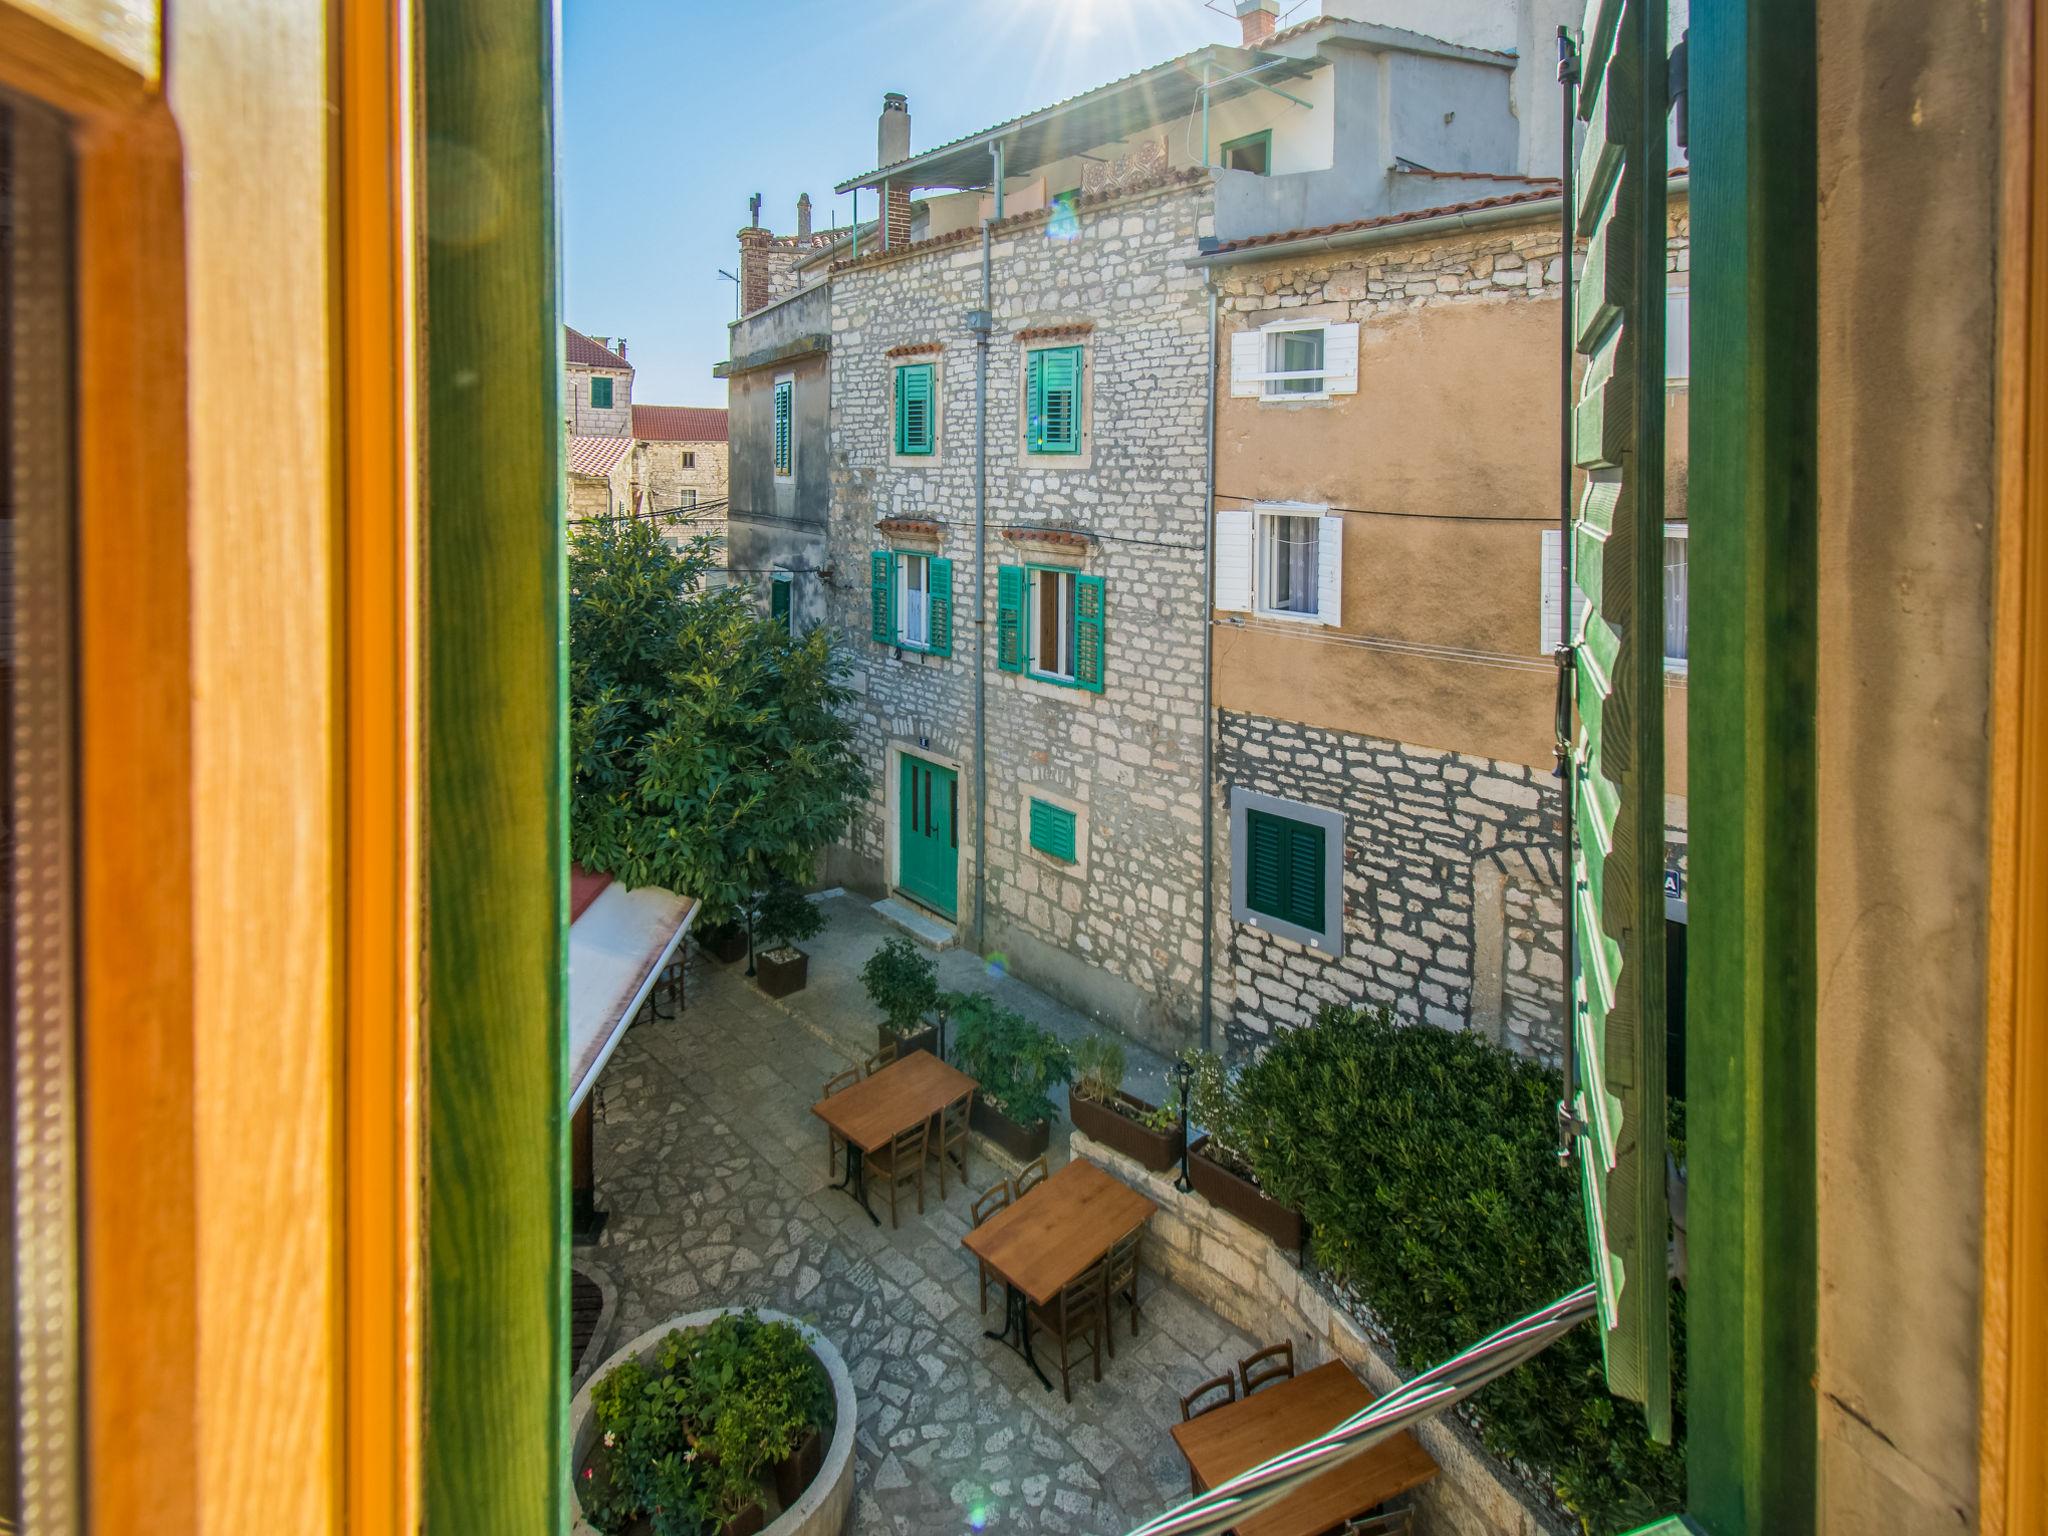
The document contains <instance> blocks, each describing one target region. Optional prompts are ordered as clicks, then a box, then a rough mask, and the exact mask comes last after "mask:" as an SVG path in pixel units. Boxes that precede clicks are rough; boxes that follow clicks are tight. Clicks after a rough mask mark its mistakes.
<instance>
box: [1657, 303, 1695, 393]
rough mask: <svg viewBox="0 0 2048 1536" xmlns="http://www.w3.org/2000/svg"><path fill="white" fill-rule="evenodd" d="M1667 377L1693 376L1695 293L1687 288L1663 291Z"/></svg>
mask: <svg viewBox="0 0 2048 1536" xmlns="http://www.w3.org/2000/svg"><path fill="white" fill-rule="evenodd" d="M1664 377H1665V378H1666V379H1667V380H1678V379H1690V378H1691V377H1692V291H1691V290H1690V289H1687V288H1667V289H1666V290H1665V291H1664Z"/></svg>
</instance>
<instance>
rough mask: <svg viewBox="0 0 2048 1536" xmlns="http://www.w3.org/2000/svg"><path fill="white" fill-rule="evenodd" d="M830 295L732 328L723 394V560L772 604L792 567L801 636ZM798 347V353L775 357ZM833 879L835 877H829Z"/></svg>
mask: <svg viewBox="0 0 2048 1536" xmlns="http://www.w3.org/2000/svg"><path fill="white" fill-rule="evenodd" d="M831 323H832V294H831V288H830V286H829V285H825V284H820V285H817V286H814V287H812V288H810V289H808V290H807V291H805V292H804V293H802V294H800V295H798V296H796V297H793V298H790V299H788V300H785V301H784V302H782V303H778V304H775V305H773V306H771V307H770V308H767V309H764V310H762V311H761V312H760V313H758V314H754V315H749V316H748V317H747V318H746V319H744V320H741V321H738V322H736V323H735V324H734V325H733V326H732V332H731V334H732V357H733V362H734V365H735V368H736V369H737V371H735V372H733V373H732V374H731V375H730V379H729V391H728V394H729V398H728V402H727V408H728V412H729V414H728V417H727V425H728V431H729V432H730V434H731V459H730V464H729V469H728V478H729V484H728V495H729V497H730V503H729V509H728V513H727V522H726V566H727V569H729V570H730V571H731V572H732V573H733V580H735V581H743V582H746V583H747V584H748V585H750V586H752V587H753V588H754V591H755V594H756V595H757V597H758V598H759V600H760V603H761V610H762V612H764V613H765V612H767V611H768V610H769V583H770V582H771V581H772V580H773V579H774V574H775V573H776V572H777V571H788V572H790V573H791V583H790V619H791V623H792V625H793V626H794V628H795V629H796V630H797V632H798V633H799V634H801V633H803V632H805V631H807V630H810V629H814V628H816V627H817V626H818V625H820V624H822V623H824V622H825V620H826V598H827V593H826V588H825V577H824V570H825V565H826V560H827V555H826V549H825V527H826V522H827V519H828V518H829V516H830V514H831V506H832V482H831V475H830V464H829V461H830V457H831V430H832V401H831V395H832V381H831V370H830V361H829V359H828V358H827V357H826V355H825V353H824V352H823V351H822V350H819V349H821V348H823V347H824V346H825V345H826V344H827V339H828V337H829V334H830V329H831ZM792 350H795V351H796V352H797V355H795V356H785V357H783V360H782V361H779V362H778V361H775V360H774V359H775V358H776V357H777V356H778V355H779V354H786V353H789V352H791V351H792ZM784 377H788V378H790V379H791V380H792V381H793V382H794V384H795V390H794V393H793V396H792V399H793V403H794V417H793V430H794V433H795V438H794V442H795V456H796V457H795V474H794V476H792V477H790V478H787V479H777V478H776V475H775V381H776V380H777V379H780V378H784ZM828 878H830V879H831V880H832V881H833V883H837V877H836V876H828Z"/></svg>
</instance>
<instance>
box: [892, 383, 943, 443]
mask: <svg viewBox="0 0 2048 1536" xmlns="http://www.w3.org/2000/svg"><path fill="white" fill-rule="evenodd" d="M932 427H933V417H932V365H931V364H930V363H911V364H907V365H905V366H904V367H901V368H898V369H897V370H896V451H897V452H898V453H900V454H929V453H930V452H931V451H932V439H933V435H934V434H933V430H932Z"/></svg>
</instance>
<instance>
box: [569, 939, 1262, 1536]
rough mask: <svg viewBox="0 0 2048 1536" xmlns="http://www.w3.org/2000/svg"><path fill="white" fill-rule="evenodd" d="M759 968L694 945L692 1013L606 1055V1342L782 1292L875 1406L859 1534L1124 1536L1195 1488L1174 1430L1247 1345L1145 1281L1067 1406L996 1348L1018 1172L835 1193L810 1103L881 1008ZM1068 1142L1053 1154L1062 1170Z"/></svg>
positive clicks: (981, 1167) (648, 1022)
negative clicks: (1005, 1197) (987, 1216)
mask: <svg viewBox="0 0 2048 1536" xmlns="http://www.w3.org/2000/svg"><path fill="white" fill-rule="evenodd" d="M833 906H834V908H835V909H857V910H849V911H847V912H846V913H845V920H846V921H847V923H848V926H849V927H851V928H852V929H853V930H854V933H853V934H848V933H846V932H845V931H843V930H842V933H841V935H840V938H841V941H842V942H841V943H839V944H835V945H834V946H832V948H833V949H834V950H835V951H837V952H840V953H843V952H844V949H845V947H846V946H845V942H844V941H845V940H846V939H848V938H859V937H861V936H862V935H863V934H864V932H865V928H866V926H867V925H873V928H874V932H873V943H874V944H878V943H879V942H880V937H881V933H882V930H881V928H880V926H879V923H878V921H877V920H875V919H873V918H871V917H870V916H869V915H868V914H867V912H866V910H865V908H864V907H861V906H859V904H857V903H854V902H851V901H849V900H841V901H837V902H834V903H833ZM840 920H841V914H840V912H839V911H837V910H835V927H836V926H838V925H839V922H840ZM858 947H859V948H861V949H868V948H872V947H873V944H869V943H864V942H863V943H861V944H859V946H858ZM838 958H839V955H838V954H837V953H835V954H834V956H833V959H834V961H835V965H834V969H835V970H836V969H837V964H836V962H837V960H838ZM856 963H857V962H856ZM744 970H745V967H744V965H742V964H735V965H732V966H730V967H725V966H719V965H717V964H715V963H713V962H709V961H705V960H703V959H702V958H701V957H700V956H697V955H695V954H694V953H693V954H692V957H691V961H690V974H689V978H688V996H689V1006H688V1008H687V1009H686V1010H684V1011H683V1012H682V1014H681V1015H680V1016H678V1017H676V1018H673V1019H668V1020H657V1019H655V1018H654V1017H653V1016H652V1014H651V1013H650V1014H646V1015H643V1017H642V1019H641V1021H640V1022H639V1023H638V1024H636V1025H635V1026H634V1027H633V1029H632V1030H631V1031H630V1032H629V1033H628V1034H627V1036H626V1038H625V1040H624V1041H623V1042H622V1043H621V1045H620V1047H619V1049H618V1052H617V1054H616V1055H615V1056H614V1057H613V1058H612V1061H611V1063H610V1065H609V1066H607V1067H606V1069H605V1073H604V1078H603V1081H602V1083H601V1085H600V1090H601V1093H602V1108H601V1115H600V1118H599V1124H598V1127H597V1180H598V1201H599V1204H600V1205H604V1206H607V1207H608V1208H609V1209H610V1211H611V1221H610V1223H609V1225H608V1226H607V1228H606V1230H605V1232H604V1235H603V1238H602V1240H601V1242H600V1244H599V1246H598V1248H597V1249H596V1250H594V1252H593V1253H592V1257H593V1258H594V1259H595V1260H596V1261H597V1262H598V1263H599V1264H602V1265H603V1266H604V1267H605V1268H606V1269H608V1270H609V1271H610V1272H611V1274H612V1275H613V1276H615V1277H616V1279H617V1282H618V1310H617V1316H616V1317H615V1318H614V1319H613V1320H612V1321H611V1322H610V1323H609V1324H608V1332H609V1342H608V1343H607V1344H606V1345H605V1346H604V1348H605V1350H606V1351H607V1352H609V1351H610V1350H613V1349H616V1348H618V1347H619V1346H620V1345H622V1344H623V1343H624V1342H625V1341H626V1340H628V1339H630V1338H632V1337H633V1336H635V1335H636V1334H639V1333H641V1332H643V1331H645V1330H646V1329H648V1328H651V1327H654V1326H655V1325H657V1324H659V1323H660V1322H662V1321H663V1320H664V1319H666V1318H668V1317H671V1316H673V1315H675V1314H677V1313H680V1312H687V1311H691V1310H694V1309H696V1308H699V1307H707V1306H720V1305H742V1304H753V1305H760V1306H773V1307H779V1308H782V1309H783V1310H785V1311H788V1312H790V1313H792V1314H794V1315H796V1316H799V1317H804V1318H807V1319H809V1320H810V1321H812V1322H813V1323H815V1324H816V1326H818V1327H819V1328H820V1329H821V1330H822V1331H823V1332H824V1333H825V1334H826V1335H827V1336H828V1337H830V1338H831V1339H832V1340H833V1342H834V1343H835V1344H836V1345H837V1346H838V1347H839V1349H840V1350H841V1351H842V1353H843V1354H844V1355H845V1357H846V1361H847V1364H848V1366H849V1367H850V1368H851V1370H852V1372H853V1379H854V1387H855V1390H856V1392H857V1393H858V1395H859V1399H860V1423H859V1427H858V1434H857V1448H858V1455H859V1462H860V1466H859V1474H858V1475H859V1490H860V1492H859V1500H858V1505H857V1514H856V1529H857V1531H859V1532H860V1533H862V1536H867V1533H871V1532H874V1533H878V1532H917V1533H925V1532H944V1531H965V1530H990V1531H1019V1532H1026V1531H1048V1532H1082V1533H1092V1536H1118V1533H1120V1532H1123V1531H1126V1530H1128V1529H1129V1528H1130V1527H1131V1526H1132V1525H1134V1524H1136V1523H1137V1522H1138V1521H1139V1520H1140V1519H1142V1518H1143V1517H1145V1516H1146V1515H1149V1514H1153V1513H1156V1512H1157V1511H1159V1510H1160V1509H1162V1508H1164V1507H1165V1506H1166V1505H1167V1504H1169V1503H1171V1502H1173V1501H1175V1500H1176V1499H1179V1498H1182V1497H1185V1496H1186V1493H1187V1468H1186V1464H1185V1463H1184V1462H1183V1461H1182V1460H1181V1459H1180V1457H1179V1455H1178V1453H1176V1452H1175V1450H1174V1448H1173V1443H1172V1441H1171V1440H1170V1439H1169V1437H1168V1433H1167V1430H1168V1426H1169V1425H1170V1424H1171V1423H1172V1422H1173V1421H1174V1420H1175V1419H1176V1418H1177V1417H1178V1414H1179V1398H1180V1397H1181V1395H1182V1394H1183V1393H1185V1392H1187V1391H1188V1390H1189V1389H1190V1388H1192V1387H1193V1386H1194V1385H1195V1384H1196V1383H1197V1382H1199V1381H1202V1380H1204V1379H1205V1378H1207V1377H1210V1376H1214V1375H1218V1374H1220V1373H1221V1372H1223V1371H1226V1370H1228V1369H1230V1367H1231V1365H1232V1363H1233V1362H1234V1361H1235V1360H1236V1359H1238V1358H1239V1357H1240V1356H1242V1355H1244V1354H1247V1353H1249V1352H1250V1350H1251V1349H1252V1348H1254V1347H1255V1346H1254V1344H1253V1343H1252V1341H1250V1340H1248V1339H1247V1338H1245V1337H1244V1336H1243V1335H1242V1334H1240V1333H1238V1332H1236V1331H1235V1330H1234V1329H1232V1328H1230V1327H1229V1326H1228V1325H1227V1324H1225V1323H1223V1322H1222V1321H1221V1320H1220V1319H1218V1318H1217V1317H1216V1316H1214V1315H1213V1314H1212V1313H1209V1312H1207V1311H1205V1310H1203V1309H1202V1308H1200V1307H1198V1306H1197V1305H1195V1304H1194V1303H1193V1302H1191V1301H1190V1300H1188V1298H1187V1297H1186V1296H1184V1295H1183V1294H1181V1293H1179V1292H1178V1291H1176V1290H1174V1289H1173V1288H1171V1287H1169V1286H1166V1285H1164V1284H1163V1283H1162V1282H1161V1281H1160V1280H1159V1279H1158V1277H1157V1276H1155V1275H1152V1274H1150V1273H1149V1272H1148V1273H1147V1274H1146V1275H1145V1277H1144V1284H1143V1287H1142V1290H1141V1295H1142V1296H1143V1298H1144V1314H1143V1321H1142V1323H1141V1325H1140V1328H1141V1331H1140V1334H1139V1336H1138V1337H1137V1338H1136V1339H1135V1340H1133V1339H1132V1338H1131V1336H1130V1333H1129V1326H1130V1325H1129V1321H1128V1317H1127V1316H1126V1315H1125V1314H1123V1313H1122V1312H1119V1313H1118V1320H1117V1325H1116V1327H1117V1357H1116V1359H1115V1360H1113V1361H1111V1360H1108V1359H1105V1360H1104V1362H1103V1380H1102V1382H1101V1383H1100V1384H1097V1383H1096V1382H1095V1381H1094V1380H1093V1379H1092V1377H1091V1376H1090V1374H1089V1367H1088V1365H1087V1363H1086V1361H1085V1360H1084V1361H1083V1363H1082V1364H1081V1366H1080V1367H1079V1371H1078V1374H1077V1376H1076V1379H1075V1382H1074V1401H1073V1403H1072V1405H1071V1406H1069V1405H1068V1404H1066V1403H1065V1402H1064V1401H1063V1400H1062V1398H1061V1396H1060V1394H1059V1392H1058V1391H1057V1390H1054V1391H1051V1392H1047V1391H1045V1390H1044V1389H1043V1388H1041V1387H1040V1386H1039V1384H1038V1382H1037V1381H1036V1379H1034V1378H1033V1377H1032V1375H1031V1373H1030V1368H1029V1367H1028V1366H1026V1365H1025V1363H1024V1362H1023V1361H1022V1360H1021V1359H1019V1358H1018V1357H1017V1356H1016V1355H1015V1354H1014V1353H1013V1352H1012V1351H1010V1350H1008V1349H1006V1348H1004V1347H1003V1346H1001V1345H999V1344H995V1343H992V1342H990V1341H988V1340H985V1339H983V1338H982V1336H981V1333H982V1329H983V1328H984V1327H987V1326H990V1325H991V1324H998V1325H999V1324H1000V1322H1001V1313H1002V1298H1001V1295H1000V1294H999V1293H998V1292H996V1291H994V1290H991V1293H990V1295H989V1313H988V1315H987V1316H986V1317H984V1316H983V1315H982V1313H981V1311H980V1309H979V1306H978V1302H977V1296H976V1270H975V1266H974V1263H973V1261H972V1259H971V1257H970V1256H969V1255H968V1254H967V1252H966V1251H965V1250H964V1249H963V1248H961V1246H960V1238H961V1236H962V1234H963V1233H965V1231H966V1230H967V1224H968V1205H969V1202H970V1201H971V1200H972V1198H973V1195H974V1194H975V1193H977V1192H978V1191H979V1190H980V1189H984V1188H986V1187H988V1186H989V1185H990V1184H993V1183H994V1182H995V1181H996V1179H997V1178H999V1177H1001V1176H1002V1174H1003V1172H1004V1169H1003V1167H1002V1166H1001V1165H1000V1164H999V1163H998V1162H997V1161H995V1160H993V1159H992V1158H991V1157H990V1155H989V1154H988V1151H987V1148H986V1144H985V1143H981V1142H977V1143H976V1146H975V1156H974V1158H973V1164H972V1169H971V1171H972V1175H973V1178H972V1181H971V1186H970V1187H969V1188H966V1189H963V1188H962V1187H961V1185H960V1183H959V1182H958V1181H957V1180H954V1181H952V1182H951V1183H950V1184H949V1186H948V1189H947V1195H946V1198H945V1200H944V1201H941V1200H940V1199H939V1198H938V1189H937V1185H936V1183H935V1182H934V1183H930V1184H929V1185H928V1188H927V1196H926V1208H925V1213H924V1214H923V1215H922V1216H920V1215H918V1214H917V1212H916V1209H915V1199H914V1196H912V1195H911V1194H910V1192H909V1191H907V1190H906V1191H905V1192H904V1193H905V1198H906V1199H907V1200H908V1201H909V1208H908V1209H906V1210H905V1211H904V1212H903V1213H902V1218H901V1219H902V1224H901V1226H900V1228H898V1229H897V1230H895V1231H893V1232H892V1231H891V1230H890V1228H889V1226H888V1218H887V1214H886V1208H884V1215H883V1224H882V1225H881V1226H880V1227H879V1228H877V1227H875V1226H874V1225H872V1224H871V1223H870V1222H869V1221H868V1218H867V1216H866V1215H865V1214H864V1213H863V1212H862V1211H861V1210H860V1208H859V1207H858V1206H857V1205H856V1204H855V1203H854V1202H853V1201H852V1200H851V1199H850V1198H849V1197H848V1196H846V1195H844V1194H842V1193H840V1192H839V1191H837V1190H835V1189H833V1188H831V1187H830V1185H829V1183H828V1181H827V1178H826V1173H825V1132H824V1128H823V1126H822V1125H821V1124H820V1122H818V1121H817V1120H816V1119H815V1118H814V1117H813V1116H812V1115H811V1114H810V1112H809V1108H810V1105H811V1103H812V1102H813V1101H814V1100H815V1099H816V1097H817V1093H818V1088H819V1086H820V1085H821V1084H822V1083H823V1082H824V1081H825V1079H826V1078H827V1077H829V1076H831V1075H832V1074H833V1073H835V1072H838V1071H840V1070H842V1069H843V1068H844V1067H846V1066H847V1065H848V1064H849V1063H850V1062H851V1061H853V1060H855V1059H856V1058H857V1057H859V1056H861V1055H863V1054H865V1053H866V1052H867V1051H870V1050H872V1049H873V1038H874V1037H873V1024H872V1020H871V1017H870V1015H869V1013H868V1011H867V1009H866V1008H865V1005H864V1004H862V1005H861V1007H860V1008H859V1009H858V1011H857V1012H856V1011H855V1010H853V1009H843V1010H838V1011H837V1012H836V1016H835V1017H833V1018H832V1019H830V1021H829V1022H828V1021H821V1019H820V1018H819V1017H818V1016H817V1015H816V1013H815V1011H814V1010H812V1009H810V1008H809V1007H807V1006H800V1007H795V1008H793V1007H785V1006H784V1005H781V1004H778V1003H775V1002H772V1001H770V1000H768V999H766V998H764V997H762V996H761V995H760V993H758V992H757V991H755V990H754V988H753V986H752V984H751V983H749V982H747V981H746V980H745V978H744V976H743V974H742V973H743V971H744ZM812 970H813V973H814V979H813V983H812V987H813V989H814V990H817V991H820V992H821V993H823V992H826V991H827V990H828V989H831V987H832V982H833V978H831V977H819V976H817V975H816V973H817V972H818V970H819V965H818V958H817V957H816V954H815V951H814V959H813V961H812ZM821 982H823V983H824V984H825V985H824V987H823V988H821V986H820V983H821ZM1013 985H1014V984H1013ZM1063 1156H1064V1153H1063V1152H1062V1151H1060V1150H1058V1149H1056V1150H1055V1156H1054V1161H1056V1162H1057V1161H1060V1160H1062V1158H1063ZM1046 1353H1047V1351H1045V1350H1041V1351H1040V1355H1041V1359H1043V1358H1044V1356H1045V1354H1046ZM599 1358H602V1357H601V1356H600V1357H599ZM1048 1374H1051V1375H1052V1376H1053V1379H1054V1381H1055V1383H1057V1381H1058V1375H1057V1372H1056V1371H1052V1372H1049V1373H1048ZM578 1384H579V1385H580V1384H581V1383H580V1381H579V1383H578Z"/></svg>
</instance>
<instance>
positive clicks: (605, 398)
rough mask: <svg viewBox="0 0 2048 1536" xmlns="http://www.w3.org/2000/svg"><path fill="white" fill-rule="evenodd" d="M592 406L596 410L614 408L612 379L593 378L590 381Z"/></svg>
mask: <svg viewBox="0 0 2048 1536" xmlns="http://www.w3.org/2000/svg"><path fill="white" fill-rule="evenodd" d="M590 408H591V409H592V410H594V411H608V410H610V409H611V408H612V381H611V380H610V379H592V380H591V381H590Z"/></svg>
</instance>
